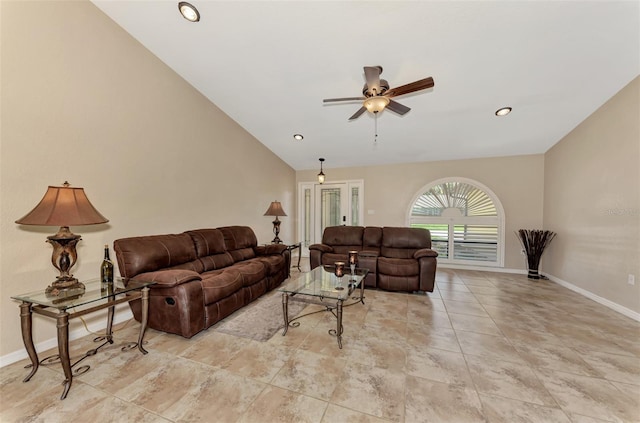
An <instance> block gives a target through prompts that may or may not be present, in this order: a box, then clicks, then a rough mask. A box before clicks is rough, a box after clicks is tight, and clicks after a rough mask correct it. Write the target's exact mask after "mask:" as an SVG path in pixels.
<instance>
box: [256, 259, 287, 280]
mask: <svg viewBox="0 0 640 423" xmlns="http://www.w3.org/2000/svg"><path fill="white" fill-rule="evenodd" d="M256 260H258V261H260V262H261V263H262V264H263V265H264V266H265V268H266V270H267V275H268V276H272V275H277V274H278V272H279V271H280V270H281V269H282V268H283V267H285V263H284V256H283V255H277V256H275V255H273V256H260V257H258V258H256Z"/></svg>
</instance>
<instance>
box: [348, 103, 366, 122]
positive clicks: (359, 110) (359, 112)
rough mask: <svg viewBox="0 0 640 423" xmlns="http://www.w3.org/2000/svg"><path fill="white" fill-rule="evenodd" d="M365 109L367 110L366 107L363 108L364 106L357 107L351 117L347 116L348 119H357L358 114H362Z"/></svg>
mask: <svg viewBox="0 0 640 423" xmlns="http://www.w3.org/2000/svg"><path fill="white" fill-rule="evenodd" d="M366 111H367V109H365V108H364V106H362V107H360V108H359V109H358V111H357V112H355V113H354V114H353V116H351V117H350V118H349V120H354V119H358V118H359V117H360V115H361V114H363V113H364V112H366Z"/></svg>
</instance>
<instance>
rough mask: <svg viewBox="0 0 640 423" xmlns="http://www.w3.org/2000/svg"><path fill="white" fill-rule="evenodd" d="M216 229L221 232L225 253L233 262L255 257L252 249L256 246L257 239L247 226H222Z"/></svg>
mask: <svg viewBox="0 0 640 423" xmlns="http://www.w3.org/2000/svg"><path fill="white" fill-rule="evenodd" d="M218 229H219V230H220V232H222V235H223V237H224V243H225V245H226V247H227V251H228V252H229V254H231V257H232V258H233V261H234V262H239V261H242V260H248V259H251V258H254V257H255V256H256V252H255V250H254V248H255V247H257V246H258V239H257V238H256V234H255V233H254V232H253V229H251V228H250V227H248V226H224V227H222V228H218Z"/></svg>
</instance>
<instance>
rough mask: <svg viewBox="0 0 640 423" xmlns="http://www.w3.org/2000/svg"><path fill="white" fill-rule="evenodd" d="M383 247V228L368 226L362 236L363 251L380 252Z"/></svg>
mask: <svg viewBox="0 0 640 423" xmlns="http://www.w3.org/2000/svg"><path fill="white" fill-rule="evenodd" d="M381 245H382V228H380V227H378V226H367V227H366V228H364V232H363V234H362V249H363V250H367V251H375V252H378V253H379V252H380V246H381Z"/></svg>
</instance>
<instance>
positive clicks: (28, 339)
mask: <svg viewBox="0 0 640 423" xmlns="http://www.w3.org/2000/svg"><path fill="white" fill-rule="evenodd" d="M20 325H21V326H22V342H24V347H25V348H26V349H27V354H29V359H30V360H31V372H30V373H29V374H28V375H27V377H25V378H24V379H23V380H22V381H23V382H28V381H29V379H31V377H32V376H33V375H35V374H36V372H37V371H38V366H39V365H40V361H39V360H38V353H37V352H36V348H35V346H34V345H33V330H32V328H33V326H32V320H31V303H27V302H23V303H22V304H20Z"/></svg>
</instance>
